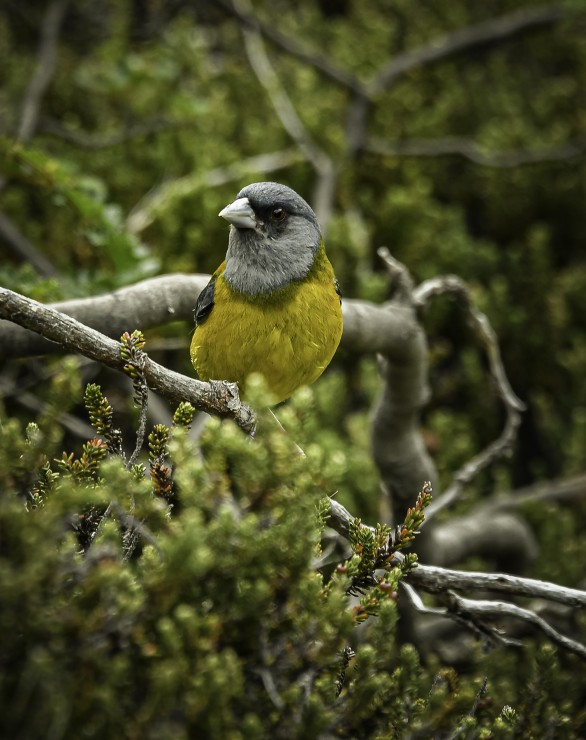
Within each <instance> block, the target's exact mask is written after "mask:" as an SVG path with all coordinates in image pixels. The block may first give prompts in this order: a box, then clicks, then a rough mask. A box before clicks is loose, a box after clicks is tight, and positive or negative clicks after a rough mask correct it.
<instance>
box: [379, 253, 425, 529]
mask: <svg viewBox="0 0 586 740" xmlns="http://www.w3.org/2000/svg"><path fill="white" fill-rule="evenodd" d="M380 253H381V255H382V256H383V258H384V259H385V261H386V263H387V265H390V267H391V269H392V272H393V275H394V278H395V283H396V284H397V285H398V289H397V291H396V294H395V296H394V298H393V301H392V302H391V303H390V304H388V306H387V308H388V310H390V309H391V306H392V307H393V309H394V310H395V311H400V314H401V316H402V319H403V320H402V324H401V327H400V334H399V335H400V336H401V338H402V339H403V341H402V342H400V343H397V345H395V347H393V348H390V351H388V352H385V353H384V362H383V363H382V364H381V374H382V377H383V381H384V383H383V387H382V390H381V393H380V396H379V398H378V400H377V402H376V404H375V409H374V415H373V423H372V449H373V456H374V459H375V462H376V464H377V466H378V468H379V470H380V473H381V477H382V480H383V484H384V487H385V490H386V492H387V494H388V495H389V496H390V498H391V503H392V510H393V520H397V521H398V520H399V519H400V517H401V516H402V513H403V512H404V510H405V508H406V506H407V505H408V502H409V501H411V500H412V498H413V496H414V495H415V493H416V492H417V491H419V490H420V488H421V485H422V483H423V481H426V480H429V481H431V483H432V486H433V487H434V489H435V487H436V486H437V480H438V476H437V471H436V469H435V465H434V463H433V460H432V459H431V457H430V456H429V454H428V452H427V450H426V448H425V444H424V442H423V438H422V435H421V430H420V424H419V416H420V413H421V409H422V407H423V406H424V404H425V403H426V402H427V399H428V397H429V387H428V382H427V354H428V353H427V341H426V338H425V334H424V332H423V328H422V326H421V324H420V323H419V320H418V318H417V313H416V310H415V306H414V302H413V295H412V292H411V290H410V287H411V284H412V283H411V277H410V275H409V273H408V271H407V269H406V268H405V266H404V265H402V264H401V263H399V262H398V261H396V260H394V259H393V258H392V257H391V255H390V254H389V252H388V250H385V249H383V250H382V251H381V252H380Z"/></svg>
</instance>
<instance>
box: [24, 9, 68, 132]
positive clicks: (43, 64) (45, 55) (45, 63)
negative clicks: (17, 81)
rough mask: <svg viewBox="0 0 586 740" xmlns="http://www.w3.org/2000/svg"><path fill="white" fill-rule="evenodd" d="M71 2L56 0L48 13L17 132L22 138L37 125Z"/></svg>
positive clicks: (44, 21) (44, 20) (33, 130)
mask: <svg viewBox="0 0 586 740" xmlns="http://www.w3.org/2000/svg"><path fill="white" fill-rule="evenodd" d="M68 4H69V0H53V2H51V3H50V5H49V7H48V8H47V12H46V13H45V17H44V19H43V25H42V27H41V43H40V45H39V52H38V56H37V65H36V67H35V71H34V73H33V76H32V77H31V79H30V80H29V83H28V85H27V88H26V91H25V94H24V101H23V105H22V113H21V119H20V124H19V126H18V133H17V139H18V140H19V141H23V142H24V141H28V140H29V139H30V138H31V136H32V135H33V134H34V132H35V129H36V127H37V122H38V120H39V112H40V109H41V102H42V99H43V96H44V94H45V92H46V90H47V88H48V87H49V84H50V82H51V80H52V79H53V73H54V72H55V63H56V60H57V43H58V40H59V32H60V30H61V25H62V23H63V19H64V17H65V12H66V10H67V5H68Z"/></svg>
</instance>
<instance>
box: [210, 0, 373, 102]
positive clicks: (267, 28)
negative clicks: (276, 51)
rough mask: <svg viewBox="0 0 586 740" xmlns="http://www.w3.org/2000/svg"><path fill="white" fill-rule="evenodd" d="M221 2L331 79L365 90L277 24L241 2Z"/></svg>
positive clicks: (233, 13)
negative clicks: (264, 19) (260, 16)
mask: <svg viewBox="0 0 586 740" xmlns="http://www.w3.org/2000/svg"><path fill="white" fill-rule="evenodd" d="M219 2H220V4H221V5H222V6H223V7H224V8H226V10H228V11H229V12H230V13H232V15H234V16H235V17H236V18H238V20H239V21H240V22H241V24H243V25H244V26H246V28H248V29H251V30H254V31H257V32H258V33H261V34H262V35H263V36H264V37H265V38H266V39H268V40H269V41H271V42H272V43H274V44H275V45H276V46H278V47H279V48H280V49H282V50H283V51H286V52H287V53H288V54H291V56H294V57H296V58H297V59H300V60H301V61H302V62H305V63H306V64H309V65H310V66H311V67H314V68H315V69H318V70H320V72H323V73H324V74H325V75H326V76H327V77H329V78H330V79H331V80H333V81H334V82H337V83H339V84H340V85H342V86H343V87H346V88H348V89H349V90H353V91H354V92H356V93H361V92H363V91H364V86H363V84H362V83H361V82H360V80H358V78H357V77H355V75H353V74H352V73H351V72H348V71H347V70H345V69H342V68H341V67H338V66H336V65H335V64H333V63H332V61H331V60H330V59H326V58H325V57H324V56H322V55H321V54H319V53H317V52H311V51H309V50H307V49H305V48H303V47H302V46H301V45H300V44H299V43H298V42H297V41H296V40H295V39H293V38H291V37H290V36H285V35H284V34H283V33H281V32H280V31H279V29H278V28H277V26H276V25H274V24H270V25H269V24H268V23H263V22H262V21H261V20H260V19H259V18H258V16H257V15H255V14H253V13H250V12H247V11H246V10H245V8H244V6H242V5H240V4H235V3H232V2H231V1H230V0H219Z"/></svg>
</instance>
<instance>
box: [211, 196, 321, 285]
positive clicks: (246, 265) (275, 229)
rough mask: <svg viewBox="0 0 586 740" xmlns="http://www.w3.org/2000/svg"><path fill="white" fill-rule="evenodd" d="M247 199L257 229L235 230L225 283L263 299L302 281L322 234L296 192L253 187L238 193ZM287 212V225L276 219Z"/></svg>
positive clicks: (233, 231) (232, 230)
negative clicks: (279, 210) (277, 212)
mask: <svg viewBox="0 0 586 740" xmlns="http://www.w3.org/2000/svg"><path fill="white" fill-rule="evenodd" d="M237 198H248V201H249V203H250V206H251V207H252V209H253V211H254V214H255V218H256V228H254V229H249V228H237V227H236V226H231V227H230V237H229V241H228V251H227V253H226V271H225V273H224V277H225V279H226V280H227V281H228V283H229V284H230V286H231V287H232V288H234V290H237V291H239V292H241V293H245V294H246V295H253V296H254V295H262V294H267V293H272V292H274V291H275V290H278V289H279V288H283V287H284V286H286V285H288V284H289V283H291V282H292V281H295V280H302V279H303V278H304V277H305V276H306V275H307V273H308V272H309V270H310V269H311V266H312V265H313V261H314V259H315V255H316V254H317V251H318V249H319V244H320V239H321V232H320V229H319V225H318V223H317V219H316V217H315V213H314V212H313V211H312V209H311V208H310V206H309V205H308V204H307V203H306V202H305V200H303V198H302V197H301V196H300V195H298V194H297V193H296V192H295V191H294V190H291V188H288V187H286V186H285V185H280V184H278V183H273V182H263V183H254V184H252V185H248V186H247V187H245V188H244V189H243V190H241V191H240V193H238V196H237ZM276 208H282V209H283V210H284V211H285V212H286V216H285V218H284V219H283V221H275V220H274V219H273V218H271V214H272V213H273V211H274V210H275V209H276Z"/></svg>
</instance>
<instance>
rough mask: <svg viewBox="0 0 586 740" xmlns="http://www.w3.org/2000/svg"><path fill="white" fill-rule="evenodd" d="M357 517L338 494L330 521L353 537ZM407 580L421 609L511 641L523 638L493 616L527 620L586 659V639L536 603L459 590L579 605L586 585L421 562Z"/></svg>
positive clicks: (582, 606)
mask: <svg viewBox="0 0 586 740" xmlns="http://www.w3.org/2000/svg"><path fill="white" fill-rule="evenodd" d="M353 521H354V517H353V516H352V514H350V512H349V511H348V510H347V509H346V508H345V507H344V506H342V504H340V503H339V502H338V501H336V500H335V499H330V516H329V519H328V522H327V523H328V525H329V526H330V527H331V528H332V529H334V530H335V531H336V532H338V534H340V535H341V536H342V537H344V538H348V536H349V532H350V529H351V526H352V522H353ZM361 526H363V527H364V526H367V525H365V524H364V523H362V524H361ZM371 529H372V528H371ZM394 557H395V558H396V559H397V560H401V559H402V558H403V557H404V555H403V554H402V553H401V552H396V553H395V554H394ZM403 586H404V589H403V592H404V593H405V594H406V596H407V598H408V601H409V603H410V604H411V605H412V606H413V607H414V608H415V610H416V611H417V612H419V613H421V614H434V615H439V616H443V617H450V618H453V619H456V620H457V621H459V622H460V623H463V624H465V625H466V626H467V627H468V628H471V629H473V630H474V631H475V632H476V633H477V634H480V635H482V636H483V637H487V638H489V639H491V640H492V641H499V642H504V643H505V644H513V643H514V644H519V643H518V641H517V642H515V641H513V640H511V639H510V638H508V637H506V636H505V635H504V633H503V632H502V631H501V630H500V629H498V628H497V627H494V626H493V625H492V622H494V621H495V620H496V621H500V620H503V619H507V618H508V619H516V620H521V621H523V622H526V623H529V624H531V625H533V626H534V627H537V628H538V629H539V630H540V631H541V632H542V633H543V634H545V636H546V637H547V638H548V639H549V640H551V641H552V642H554V643H555V644H557V645H558V646H560V647H562V648H563V649H565V650H568V651H570V652H573V653H575V654H576V655H578V656H579V657H580V658H582V659H583V660H586V647H585V646H584V645H583V644H582V643H580V642H578V641H577V640H574V639H572V638H569V637H566V636H565V635H562V634H561V633H560V632H558V631H557V630H556V629H554V628H553V627H552V626H551V625H550V624H549V623H548V622H547V621H546V620H545V619H543V618H542V617H541V616H539V615H538V614H536V613H535V612H534V611H532V610H531V609H527V608H523V607H520V606H518V605H517V604H513V603H509V602H503V601H490V600H487V599H470V598H466V597H462V596H459V595H458V594H457V593H456V592H457V591H463V592H464V593H466V594H470V593H474V592H475V591H481V592H486V591H491V592H494V593H498V594H507V595H509V596H515V597H526V598H532V599H541V600H546V601H552V602H555V603H558V604H564V605H566V606H570V607H572V608H574V609H586V591H581V590H579V589H575V588H567V587H565V586H558V585H557V584H554V583H548V582H546V581H540V580H536V579H533V578H521V577H519V576H514V575H509V574H507V573H484V572H466V571H460V570H450V569H448V568H440V567H437V566H433V565H424V564H418V566H417V567H416V568H414V569H413V570H411V571H410V572H409V574H408V575H407V576H406V580H405V582H404V583H403ZM415 586H416V587H417V588H419V589H420V590H422V591H425V592H427V593H430V594H435V595H438V596H439V597H441V599H443V601H445V602H446V604H447V605H446V606H442V607H427V606H425V605H424V603H423V601H422V599H421V597H420V596H419V594H418V592H417V591H416V590H415Z"/></svg>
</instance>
